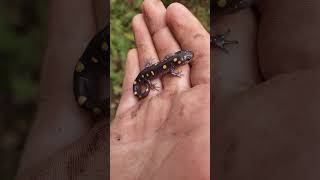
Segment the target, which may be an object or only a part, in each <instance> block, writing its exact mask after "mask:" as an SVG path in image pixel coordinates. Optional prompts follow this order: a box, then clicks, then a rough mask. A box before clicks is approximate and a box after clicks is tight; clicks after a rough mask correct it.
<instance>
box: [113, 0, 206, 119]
mask: <svg viewBox="0 0 320 180" xmlns="http://www.w3.org/2000/svg"><path fill="white" fill-rule="evenodd" d="M142 2H143V0H126V1H123V0H111V6H110V7H111V14H110V22H111V30H110V33H111V34H110V36H111V39H110V41H111V42H110V43H111V45H110V46H111V67H110V68H111V76H110V77H111V82H112V90H111V92H112V94H111V116H112V119H113V116H114V114H115V111H116V108H117V106H118V103H119V100H120V96H121V92H122V89H121V87H122V79H123V75H124V64H125V60H126V55H127V52H128V50H129V49H131V48H133V47H135V45H134V36H133V34H132V32H131V19H132V17H133V16H134V15H136V14H138V13H141V8H140V7H141V4H142ZM162 2H164V4H165V5H166V6H168V5H169V4H171V3H172V2H180V3H182V4H184V5H185V6H186V7H188V8H189V9H190V10H191V11H192V12H193V14H194V15H195V16H196V17H197V18H198V19H199V20H200V21H201V22H202V24H203V25H204V26H205V28H206V29H207V30H208V31H209V26H210V8H209V7H210V0H177V1H173V0H162Z"/></svg>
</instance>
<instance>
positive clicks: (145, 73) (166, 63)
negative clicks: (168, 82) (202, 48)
mask: <svg viewBox="0 0 320 180" xmlns="http://www.w3.org/2000/svg"><path fill="white" fill-rule="evenodd" d="M192 58H193V53H192V52H191V51H178V52H176V53H174V54H172V55H168V56H166V57H165V58H164V59H163V60H162V61H160V62H159V63H155V64H152V63H151V62H147V64H146V65H145V68H144V69H143V70H142V71H141V72H140V73H139V74H138V76H137V77H136V79H135V80H134V82H133V94H134V95H135V96H136V97H137V98H138V99H142V98H145V97H147V96H148V94H149V92H150V90H158V87H156V85H155V84H153V83H152V82H151V80H153V79H155V78H158V77H162V76H163V75H166V74H171V75H174V76H177V77H182V76H183V74H182V73H181V72H177V71H175V70H176V68H177V67H179V66H182V65H185V64H188V63H189V62H190V61H191V60H192Z"/></svg>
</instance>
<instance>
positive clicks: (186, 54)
mask: <svg viewBox="0 0 320 180" xmlns="http://www.w3.org/2000/svg"><path fill="white" fill-rule="evenodd" d="M176 55H178V56H179V61H180V62H179V61H178V64H179V65H184V64H188V63H189V62H190V61H191V60H192V58H193V53H192V52H191V51H188V50H185V51H178V52H176Z"/></svg>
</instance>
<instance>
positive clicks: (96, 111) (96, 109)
mask: <svg viewBox="0 0 320 180" xmlns="http://www.w3.org/2000/svg"><path fill="white" fill-rule="evenodd" d="M92 112H93V113H94V114H96V115H98V114H100V113H101V112H102V111H101V109H100V108H98V107H94V108H93V109H92Z"/></svg>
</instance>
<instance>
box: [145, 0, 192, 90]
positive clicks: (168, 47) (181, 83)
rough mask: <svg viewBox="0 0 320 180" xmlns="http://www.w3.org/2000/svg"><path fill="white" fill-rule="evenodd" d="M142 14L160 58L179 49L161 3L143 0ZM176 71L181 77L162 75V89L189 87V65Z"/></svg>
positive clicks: (153, 0) (154, 0)
mask: <svg viewBox="0 0 320 180" xmlns="http://www.w3.org/2000/svg"><path fill="white" fill-rule="evenodd" d="M143 14H144V17H145V21H146V23H147V26H148V29H149V31H150V33H151V35H152V39H153V43H154V45H155V47H156V49H157V53H158V56H159V58H160V60H161V59H163V58H164V57H165V56H167V55H170V54H173V53H175V52H176V51H179V50H180V46H179V44H178V43H177V41H176V40H175V38H174V36H173V35H172V33H171V32H170V30H169V28H168V26H167V24H166V18H165V17H166V8H165V6H164V5H163V3H162V2H161V1H158V0H145V1H144V3H143ZM176 71H181V72H182V73H183V76H182V77H181V78H177V77H172V76H164V77H163V78H162V84H163V87H164V89H167V90H175V91H179V90H184V89H187V88H189V87H190V77H189V74H190V67H189V66H181V67H179V68H178V69H177V70H176Z"/></svg>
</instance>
